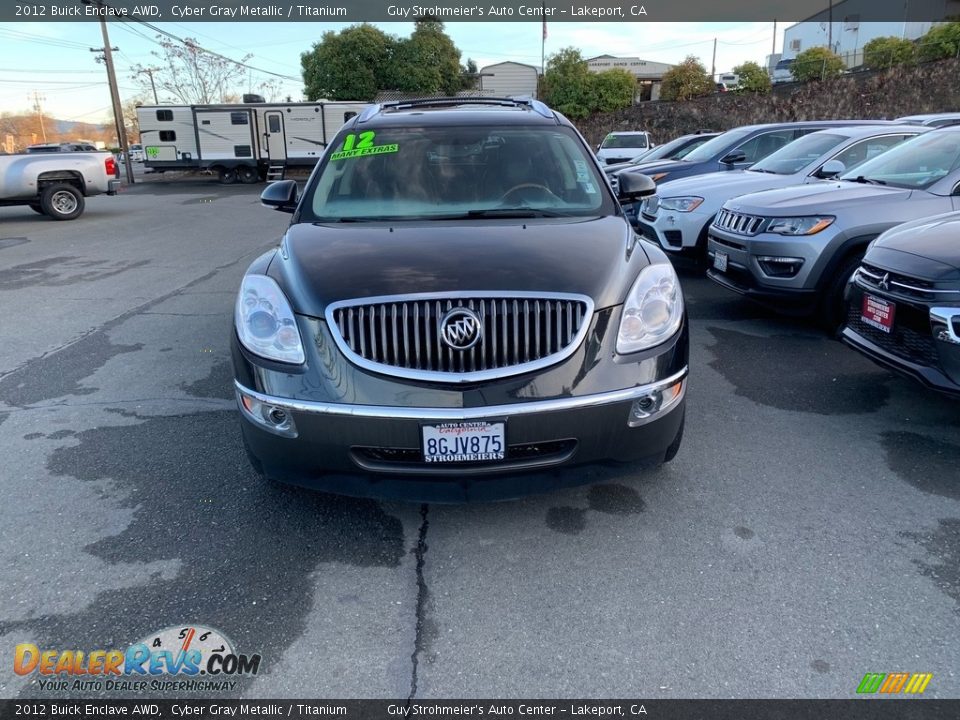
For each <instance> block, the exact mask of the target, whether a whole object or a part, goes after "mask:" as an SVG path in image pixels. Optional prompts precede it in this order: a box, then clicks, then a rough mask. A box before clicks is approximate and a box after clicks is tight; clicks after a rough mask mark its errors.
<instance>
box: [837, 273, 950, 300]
mask: <svg viewBox="0 0 960 720" xmlns="http://www.w3.org/2000/svg"><path fill="white" fill-rule="evenodd" d="M884 277H885V276H884V275H877V274H876V273H872V272H870V271H869V270H864V269H863V268H862V267H859V268H857V269H856V273H855V279H860V278H869V280H867V281H866V286H867V287H869V288H873V287H876V289H877V290H880V291H883V290H888V291H889V289H888V288H882V287H880V281H881V280H883V278H884ZM887 282H888V284H889V286H890V288H893V287H898V288H901V289H903V290H912V291H913V292H918V293H926V294H928V295H953V294H957V293H960V290H938V289H937V288H922V287H917V286H916V285H908V284H907V283H902V282H897V281H896V280H888V281H887Z"/></svg>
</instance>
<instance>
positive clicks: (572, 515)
mask: <svg viewBox="0 0 960 720" xmlns="http://www.w3.org/2000/svg"><path fill="white" fill-rule="evenodd" d="M586 514H587V511H586V510H581V509H579V508H575V507H565V506H564V507H552V508H550V509H549V510H547V527H548V528H550V529H551V530H553V531H554V532H558V533H562V534H563V535H579V534H580V533H582V532H583V530H584V528H586V527H587V520H586Z"/></svg>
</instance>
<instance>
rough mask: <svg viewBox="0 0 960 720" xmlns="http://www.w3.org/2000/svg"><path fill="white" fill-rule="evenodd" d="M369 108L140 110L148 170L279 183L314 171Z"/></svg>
mask: <svg viewBox="0 0 960 720" xmlns="http://www.w3.org/2000/svg"><path fill="white" fill-rule="evenodd" d="M366 105H367V103H364V102H346V101H344V102H302V103H265V102H244V103H235V104H233V103H231V104H222V105H141V106H139V107H137V120H138V122H139V124H140V142H141V143H142V145H143V153H144V167H146V168H147V169H148V170H150V171H152V172H164V171H166V170H209V171H212V172H216V173H219V175H220V181H221V182H223V183H226V184H229V183H234V182H238V181H239V182H244V183H256V182H260V181H262V180H268V181H272V180H280V179H282V178H283V177H284V175H285V173H286V170H287V168H291V167H313V166H314V165H315V164H316V163H317V160H319V159H320V156H321V155H323V151H324V149H325V148H326V146H327V143H328V142H330V141H331V140H332V139H333V136H334V135H336V133H337V131H338V130H339V129H340V127H341V126H342V125H343V124H344V123H345V122H346V121H347V120H349V119H350V118H351V117H353V116H354V115H356V114H357V113H359V112H360V111H361V110H363V108H364V107H365V106H366Z"/></svg>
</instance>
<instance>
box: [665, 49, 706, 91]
mask: <svg viewBox="0 0 960 720" xmlns="http://www.w3.org/2000/svg"><path fill="white" fill-rule="evenodd" d="M715 89H716V85H715V83H714V82H713V78H711V77H710V76H709V75H708V74H707V69H706V68H705V67H704V66H703V63H702V62H700V61H699V60H698V59H697V58H696V57H695V56H693V55H687V57H686V59H685V60H684V61H683V62H682V63H680V64H679V65H674V66H673V67H672V68H670V69H669V70H667V72H665V73H664V74H663V82H662V83H661V85H660V99H661V100H690V99H691V98H695V97H700V96H701V95H709V94H710V93H712V92H713V91H714V90H715Z"/></svg>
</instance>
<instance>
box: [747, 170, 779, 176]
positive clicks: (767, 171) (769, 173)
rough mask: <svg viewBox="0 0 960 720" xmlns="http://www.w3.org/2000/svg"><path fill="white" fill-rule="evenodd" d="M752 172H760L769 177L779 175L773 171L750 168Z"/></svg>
mask: <svg viewBox="0 0 960 720" xmlns="http://www.w3.org/2000/svg"><path fill="white" fill-rule="evenodd" d="M749 170H750V172H759V173H767V174H768V175H778V174H779V173H777V172H774V171H773V170H765V169H764V168H749Z"/></svg>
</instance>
